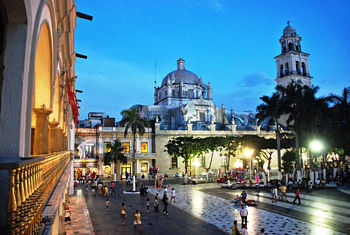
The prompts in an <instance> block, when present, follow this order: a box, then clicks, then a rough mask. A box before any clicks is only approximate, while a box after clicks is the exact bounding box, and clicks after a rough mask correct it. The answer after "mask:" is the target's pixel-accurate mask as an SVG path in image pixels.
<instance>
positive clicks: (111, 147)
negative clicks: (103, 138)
mask: <svg viewBox="0 0 350 235" xmlns="http://www.w3.org/2000/svg"><path fill="white" fill-rule="evenodd" d="M107 149H108V152H107V153H106V154H104V155H103V162H104V164H105V165H109V164H110V163H111V162H114V172H116V173H117V175H119V174H120V173H119V172H117V165H118V164H117V163H118V162H122V163H126V162H127V158H126V156H125V155H124V153H123V146H122V144H121V142H120V141H119V140H118V139H116V140H115V141H114V142H113V143H112V144H108V146H107Z"/></svg>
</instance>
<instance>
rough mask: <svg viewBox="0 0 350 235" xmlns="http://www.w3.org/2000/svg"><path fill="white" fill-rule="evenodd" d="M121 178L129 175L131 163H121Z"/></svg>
mask: <svg viewBox="0 0 350 235" xmlns="http://www.w3.org/2000/svg"><path fill="white" fill-rule="evenodd" d="M121 172H122V173H121V178H122V179H126V178H127V176H128V177H130V175H131V163H128V164H123V165H121Z"/></svg>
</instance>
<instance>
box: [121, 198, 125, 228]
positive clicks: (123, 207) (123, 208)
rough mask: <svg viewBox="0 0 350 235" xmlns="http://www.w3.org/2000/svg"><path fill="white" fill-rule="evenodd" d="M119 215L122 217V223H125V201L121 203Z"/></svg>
mask: <svg viewBox="0 0 350 235" xmlns="http://www.w3.org/2000/svg"><path fill="white" fill-rule="evenodd" d="M120 217H122V224H125V223H126V206H125V203H124V202H123V203H122V206H121V208H120Z"/></svg>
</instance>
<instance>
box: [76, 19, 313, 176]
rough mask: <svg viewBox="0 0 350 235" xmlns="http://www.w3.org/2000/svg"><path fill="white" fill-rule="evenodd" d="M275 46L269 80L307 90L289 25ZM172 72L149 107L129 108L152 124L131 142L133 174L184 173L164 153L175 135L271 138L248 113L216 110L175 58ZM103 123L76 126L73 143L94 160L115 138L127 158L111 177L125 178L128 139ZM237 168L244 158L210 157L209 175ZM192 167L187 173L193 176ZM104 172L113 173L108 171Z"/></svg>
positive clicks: (206, 90)
mask: <svg viewBox="0 0 350 235" xmlns="http://www.w3.org/2000/svg"><path fill="white" fill-rule="evenodd" d="M279 42H280V44H281V54H280V55H278V56H276V57H275V60H276V66H277V77H276V80H275V81H276V83H277V85H281V86H287V85H288V84H289V83H291V82H292V81H300V82H301V83H302V84H304V85H307V86H311V79H312V77H311V76H310V72H309V61H308V57H309V54H308V53H305V52H303V51H302V49H301V37H300V36H299V35H298V34H297V32H296V30H295V29H294V28H293V27H292V26H291V25H290V24H289V22H288V25H287V27H285V28H284V30H283V35H282V37H281V38H280V40H279ZM175 68H176V69H175V70H174V71H172V72H170V73H168V74H167V75H166V76H165V77H164V78H163V80H162V83H161V85H160V86H159V87H155V88H154V104H153V105H134V106H132V107H135V108H136V109H137V111H138V114H139V115H140V117H143V118H145V119H147V120H149V121H154V123H155V125H154V128H153V129H152V128H146V133H145V135H144V136H137V137H136V138H137V139H136V152H137V174H138V175H141V174H144V175H147V173H148V171H147V169H149V168H151V167H154V166H156V167H157V168H158V169H159V171H160V173H167V174H174V173H182V172H184V171H185V170H184V168H185V164H184V162H183V161H182V159H176V158H173V157H172V156H169V154H168V153H167V152H165V151H164V150H165V145H166V144H167V143H168V141H169V140H171V139H173V138H176V137H179V136H192V137H209V136H241V135H258V136H261V137H265V138H275V132H274V131H266V130H267V126H266V124H267V122H263V123H262V124H261V125H260V126H257V119H256V118H255V114H254V113H252V112H247V113H236V112H233V111H232V110H226V109H225V106H224V105H221V107H218V106H216V105H215V104H214V102H213V100H214V97H215V92H213V90H212V87H211V84H210V82H209V81H207V82H204V81H203V79H202V78H201V77H198V76H197V75H196V74H195V73H193V72H191V71H190V70H188V69H187V66H186V65H185V60H184V59H182V58H179V59H178V60H177V64H176V67H175ZM107 119H110V118H109V117H108V116H107V117H104V118H101V123H100V125H99V126H96V125H92V123H95V122H96V120H90V119H89V120H85V121H80V122H79V128H77V130H76V139H77V141H76V144H77V145H79V146H80V147H81V149H85V151H87V149H88V151H89V153H87V154H90V155H93V154H94V153H95V155H99V156H103V154H104V153H105V152H104V151H105V149H106V148H105V146H106V145H108V143H111V142H112V141H113V140H115V139H120V141H121V143H122V145H123V148H124V149H125V153H126V154H127V156H129V158H128V159H129V160H128V162H127V164H124V165H121V166H117V167H116V169H117V172H119V170H120V172H121V173H122V174H121V177H123V174H124V173H125V172H128V173H130V171H131V169H132V167H131V165H132V161H131V152H132V150H131V147H132V139H131V136H130V135H129V136H127V137H124V129H123V127H121V126H118V123H115V124H113V125H112V126H108V125H106V120H107ZM88 123H90V124H88ZM95 124H96V123H95ZM89 128H90V129H91V131H90V132H89V130H88V129H89ZM272 130H273V128H272ZM88 133H91V134H88ZM86 146H90V147H89V148H87V147H86ZM209 155H210V154H208V156H203V157H202V158H201V159H200V162H196V172H198V173H201V172H204V171H205V169H207V168H208V166H209V162H210V156H209ZM100 159H101V158H100ZM227 163H229V166H227ZM190 164H191V163H190ZM254 164H256V163H253V166H252V167H253V169H255V168H256V166H255V165H254ZM100 165H101V164H100ZM243 166H244V167H247V159H244V156H243V155H242V154H241V153H237V157H236V158H235V159H233V160H232V161H227V153H224V152H215V153H214V157H213V161H212V165H211V171H212V172H213V173H217V172H219V171H220V169H221V170H223V169H225V168H229V169H232V168H237V167H243ZM271 167H272V169H276V168H277V154H276V153H274V154H273V155H272V162H271ZM193 168H194V167H192V169H191V170H190V173H189V174H192V175H193V174H194V169H193ZM103 169H104V168H103ZM103 169H102V166H101V170H100V171H104V172H106V171H105V170H103ZM110 169H111V170H113V169H114V167H111V168H110ZM112 174H113V173H112ZM118 177H119V174H118Z"/></svg>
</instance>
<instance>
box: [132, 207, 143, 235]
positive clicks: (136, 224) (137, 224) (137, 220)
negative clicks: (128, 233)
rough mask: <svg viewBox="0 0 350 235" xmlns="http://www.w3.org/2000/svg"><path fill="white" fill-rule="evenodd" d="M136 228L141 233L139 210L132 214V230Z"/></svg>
mask: <svg viewBox="0 0 350 235" xmlns="http://www.w3.org/2000/svg"><path fill="white" fill-rule="evenodd" d="M136 227H138V228H139V229H140V232H141V231H142V222H141V214H140V211H139V210H136V212H135V214H134V228H136Z"/></svg>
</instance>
